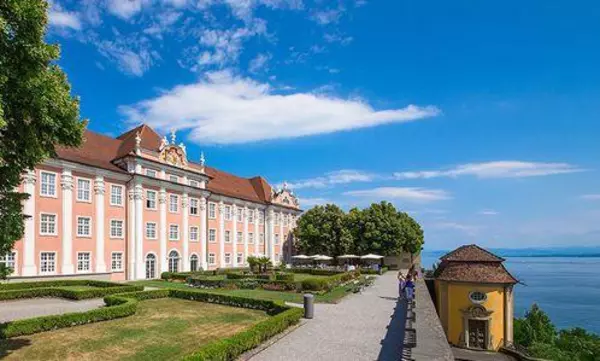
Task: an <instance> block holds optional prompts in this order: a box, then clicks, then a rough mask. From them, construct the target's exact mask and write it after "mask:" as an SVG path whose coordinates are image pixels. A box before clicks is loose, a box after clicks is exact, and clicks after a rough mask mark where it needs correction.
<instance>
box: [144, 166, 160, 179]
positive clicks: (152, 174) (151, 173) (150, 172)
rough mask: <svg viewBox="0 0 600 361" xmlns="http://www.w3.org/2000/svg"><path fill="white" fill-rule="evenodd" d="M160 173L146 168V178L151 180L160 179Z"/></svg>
mask: <svg viewBox="0 0 600 361" xmlns="http://www.w3.org/2000/svg"><path fill="white" fill-rule="evenodd" d="M157 175H158V171H157V170H156V169H150V168H146V176H147V177H151V178H158V177H157Z"/></svg>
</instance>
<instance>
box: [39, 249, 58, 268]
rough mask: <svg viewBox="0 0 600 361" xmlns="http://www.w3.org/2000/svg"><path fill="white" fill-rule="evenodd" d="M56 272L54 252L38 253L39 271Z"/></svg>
mask: <svg viewBox="0 0 600 361" xmlns="http://www.w3.org/2000/svg"><path fill="white" fill-rule="evenodd" d="M54 272H56V253H54V252H42V253H41V254H40V273H54Z"/></svg>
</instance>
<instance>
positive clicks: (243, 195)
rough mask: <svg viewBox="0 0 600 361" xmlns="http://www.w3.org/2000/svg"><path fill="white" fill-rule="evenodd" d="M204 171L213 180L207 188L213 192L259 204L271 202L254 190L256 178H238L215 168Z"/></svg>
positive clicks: (206, 168) (207, 168)
mask: <svg viewBox="0 0 600 361" xmlns="http://www.w3.org/2000/svg"><path fill="white" fill-rule="evenodd" d="M204 169H205V172H206V174H207V175H208V176H209V177H212V178H213V179H212V180H211V181H210V182H208V186H207V188H208V190H209V191H211V192H215V193H218V194H222V195H225V196H229V197H233V198H240V199H244V200H247V201H252V202H257V203H266V202H268V201H269V200H270V198H267V199H265V198H264V195H263V194H259V192H257V190H256V189H255V188H254V185H253V182H252V179H254V178H250V179H248V178H242V177H238V176H236V175H233V174H231V173H227V172H223V171H221V170H218V169H216V168H213V167H205V168H204Z"/></svg>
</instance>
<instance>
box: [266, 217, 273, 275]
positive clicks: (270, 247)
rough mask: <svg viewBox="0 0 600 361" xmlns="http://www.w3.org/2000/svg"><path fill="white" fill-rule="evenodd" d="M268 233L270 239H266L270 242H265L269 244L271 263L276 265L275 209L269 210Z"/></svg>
mask: <svg viewBox="0 0 600 361" xmlns="http://www.w3.org/2000/svg"><path fill="white" fill-rule="evenodd" d="M266 233H267V234H268V237H266V238H267V240H268V241H267V240H265V242H266V243H267V244H268V247H267V249H268V256H269V258H270V259H271V262H273V264H275V244H274V243H275V242H274V239H275V211H274V210H273V209H269V210H268V217H267V232H266Z"/></svg>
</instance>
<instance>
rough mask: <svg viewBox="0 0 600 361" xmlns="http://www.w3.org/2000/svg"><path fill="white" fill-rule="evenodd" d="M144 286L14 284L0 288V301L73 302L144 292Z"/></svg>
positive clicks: (70, 282)
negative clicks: (41, 299) (53, 299)
mask: <svg viewBox="0 0 600 361" xmlns="http://www.w3.org/2000/svg"><path fill="white" fill-rule="evenodd" d="M61 286H91V287H95V288H93V289H87V290H72V289H65V288H61ZM143 289H144V286H137V285H128V284H121V283H114V282H107V281H91V280H60V281H44V282H23V283H12V284H5V285H1V286H0V301H2V300H14V299H23V298H39V297H61V298H68V299H71V300H83V299H88V298H98V297H104V296H107V295H112V294H115V293H123V292H134V291H142V290H143Z"/></svg>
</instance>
